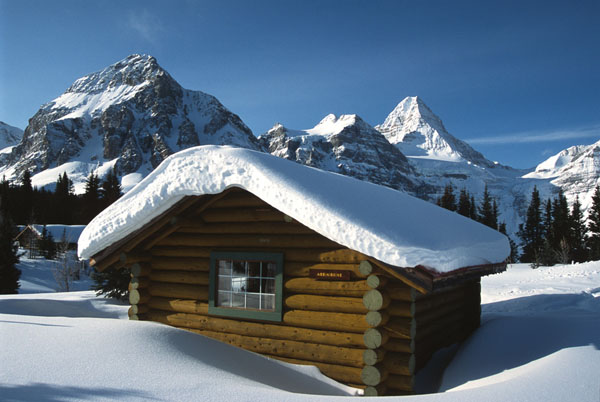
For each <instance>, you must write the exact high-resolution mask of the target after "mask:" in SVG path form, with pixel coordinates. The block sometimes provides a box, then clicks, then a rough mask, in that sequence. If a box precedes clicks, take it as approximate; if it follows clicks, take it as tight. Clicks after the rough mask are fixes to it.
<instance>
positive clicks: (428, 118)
mask: <svg viewBox="0 0 600 402" xmlns="http://www.w3.org/2000/svg"><path fill="white" fill-rule="evenodd" d="M375 129H377V130H379V131H380V132H381V133H382V134H383V135H384V136H385V137H386V138H387V139H388V140H389V141H390V143H392V144H394V145H396V146H397V147H398V148H399V149H400V150H401V151H402V152H403V153H404V154H405V155H406V156H408V157H412V158H425V159H433V160H441V161H448V162H469V163H473V164H475V165H478V166H482V167H493V166H494V163H493V162H491V161H489V160H487V159H486V158H485V157H484V156H483V155H482V154H480V153H479V152H477V151H475V150H474V149H473V148H471V146H470V145H468V144H467V143H465V142H463V141H461V140H459V139H457V138H455V137H454V136H452V135H451V134H450V133H448V131H447V130H446V128H445V127H444V124H443V123H442V120H441V119H440V118H439V117H438V116H436V115H435V113H433V112H432V111H431V109H430V108H429V107H428V106H427V105H426V104H425V102H423V100H422V99H421V98H419V97H417V96H409V97H406V98H404V99H403V100H402V102H400V103H399V104H398V105H397V106H396V107H395V108H394V110H392V112H391V113H390V114H389V115H388V116H387V118H386V119H385V121H384V122H383V124H381V125H378V126H375Z"/></svg>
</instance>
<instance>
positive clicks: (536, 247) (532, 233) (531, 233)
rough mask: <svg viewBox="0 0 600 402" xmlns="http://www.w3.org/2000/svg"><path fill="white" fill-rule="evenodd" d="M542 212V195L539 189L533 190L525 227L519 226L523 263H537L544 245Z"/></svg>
mask: <svg viewBox="0 0 600 402" xmlns="http://www.w3.org/2000/svg"><path fill="white" fill-rule="evenodd" d="M541 219H542V218H541V211H540V193H539V191H538V189H537V187H534V188H533V192H532V193H531V201H530V203H529V207H528V208H527V217H526V219H525V225H523V224H521V225H519V232H518V236H519V237H520V238H521V248H522V250H523V254H521V262H531V263H534V264H535V263H537V261H538V258H539V253H540V251H541V248H542V246H543V243H544V237H543V228H542V222H541Z"/></svg>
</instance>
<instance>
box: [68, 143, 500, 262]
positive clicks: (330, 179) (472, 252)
mask: <svg viewBox="0 0 600 402" xmlns="http://www.w3.org/2000/svg"><path fill="white" fill-rule="evenodd" d="M230 187H239V188H242V189H245V190H247V191H249V192H250V193H253V194H254V195H256V196H257V197H259V198H261V199H262V200H263V201H265V202H266V203H268V204H270V205H271V206H273V207H274V208H276V209H278V210H279V211H281V212H283V213H284V214H286V215H289V216H291V217H292V218H294V219H296V220H297V221H298V222H300V223H302V224H304V225H305V226H307V227H309V228H311V229H313V230H315V231H316V232H318V233H320V234H322V235H323V236H325V237H327V238H329V239H331V240H333V241H335V242H337V243H339V244H341V245H343V246H346V247H348V248H350V249H353V250H356V251H359V252H361V253H363V254H366V255H368V256H370V257H373V258H376V259H378V260H380V261H383V262H385V263H387V264H390V265H393V266H397V267H415V266H417V265H422V266H425V267H428V268H430V269H434V270H436V271H438V272H450V271H453V270H455V269H458V268H463V267H468V266H475V265H485V264H493V263H500V262H503V261H504V260H505V258H506V257H507V256H508V255H509V244H508V240H507V238H506V237H505V236H504V235H502V234H500V233H498V232H496V231H495V230H492V229H490V228H488V227H486V226H483V225H481V224H479V223H477V222H474V221H472V220H470V219H467V218H464V217H462V216H460V215H458V214H456V213H454V212H450V211H447V210H445V209H442V208H439V207H438V206H436V205H433V204H431V203H429V202H426V201H423V200H420V199H417V198H414V197H412V196H409V195H407V194H405V193H402V192H399V191H396V190H393V189H391V188H388V187H383V186H379V185H375V184H372V183H368V182H364V181H360V180H356V179H353V178H351V177H347V176H342V175H339V174H335V173H331V172H325V171H322V170H318V169H314V168H310V167H306V166H303V165H300V164H297V163H294V162H290V161H287V160H284V159H281V158H277V157H275V156H272V155H270V154H266V153H261V152H256V151H251V150H248V149H243V148H233V147H225V146H210V145H209V146H201V147H194V148H189V149H187V150H184V151H181V152H178V153H176V154H174V155H172V156H170V157H169V158H167V159H166V160H165V161H164V162H163V163H162V164H161V165H160V166H158V167H157V168H156V169H155V170H154V171H153V172H152V173H151V174H150V175H148V176H147V177H146V178H145V179H144V180H143V181H142V182H140V183H139V184H138V185H137V186H136V187H134V188H133V189H132V190H131V191H129V192H128V193H127V194H125V195H124V196H123V197H121V198H120V199H119V200H118V201H117V202H115V203H114V204H113V205H111V206H110V207H109V208H107V209H106V210H104V211H103V212H102V213H100V214H99V215H98V216H97V217H96V218H95V219H94V220H92V222H90V223H89V225H88V226H87V227H86V229H85V230H84V231H83V233H82V235H81V237H80V239H79V256H80V257H81V258H91V257H93V256H94V255H96V254H97V253H99V252H100V251H102V250H104V249H106V248H107V247H109V246H110V245H112V244H114V243H116V242H117V241H119V240H121V239H123V238H125V237H126V236H128V235H129V234H131V233H133V232H135V231H136V230H138V229H140V228H141V227H142V226H144V225H145V224H147V223H148V222H150V221H151V220H152V219H153V218H155V217H157V216H159V215H161V214H162V213H163V212H165V211H166V210H168V209H169V208H170V207H171V206H173V205H175V204H176V203H177V202H178V201H180V200H181V199H182V198H183V197H185V196H191V195H203V194H218V193H221V192H222V191H224V190H226V189H227V188H230Z"/></svg>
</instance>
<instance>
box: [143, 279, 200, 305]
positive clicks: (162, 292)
mask: <svg viewBox="0 0 600 402" xmlns="http://www.w3.org/2000/svg"><path fill="white" fill-rule="evenodd" d="M148 291H149V292H150V294H151V295H152V296H160V297H169V298H173V299H191V300H203V301H206V300H208V286H202V285H185V284H181V283H160V282H151V283H150V286H149V287H148Z"/></svg>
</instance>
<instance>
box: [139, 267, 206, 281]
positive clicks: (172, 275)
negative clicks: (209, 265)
mask: <svg viewBox="0 0 600 402" xmlns="http://www.w3.org/2000/svg"><path fill="white" fill-rule="evenodd" d="M150 279H151V280H152V281H155V282H167V283H186V284H190V285H208V283H209V276H208V272H190V271H162V270H161V271H158V270H156V269H153V270H152V272H151V273H150Z"/></svg>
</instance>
